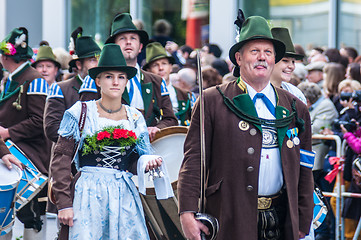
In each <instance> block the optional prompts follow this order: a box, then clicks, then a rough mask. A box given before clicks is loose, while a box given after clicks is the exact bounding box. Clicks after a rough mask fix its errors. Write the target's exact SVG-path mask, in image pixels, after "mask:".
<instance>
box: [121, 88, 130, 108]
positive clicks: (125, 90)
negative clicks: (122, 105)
mask: <svg viewBox="0 0 361 240" xmlns="http://www.w3.org/2000/svg"><path fill="white" fill-rule="evenodd" d="M122 98H123V100H124V101H125V102H126V103H127V104H128V105H130V102H129V94H128V90H127V88H125V89H124V92H123V95H122Z"/></svg>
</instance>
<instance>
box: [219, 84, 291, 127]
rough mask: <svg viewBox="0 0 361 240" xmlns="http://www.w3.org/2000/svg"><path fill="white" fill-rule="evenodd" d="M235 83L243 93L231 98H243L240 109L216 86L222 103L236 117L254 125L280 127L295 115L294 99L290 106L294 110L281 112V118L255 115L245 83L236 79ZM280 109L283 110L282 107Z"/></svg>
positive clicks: (239, 99) (236, 99) (284, 125)
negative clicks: (287, 113)
mask: <svg viewBox="0 0 361 240" xmlns="http://www.w3.org/2000/svg"><path fill="white" fill-rule="evenodd" d="M237 85H238V86H239V87H240V88H241V90H243V91H244V92H245V93H244V94H240V95H238V96H236V97H234V98H233V99H234V101H236V102H241V100H245V102H244V104H242V106H243V109H241V108H240V107H239V106H237V104H235V103H234V101H232V100H230V99H229V98H228V97H227V96H225V95H224V93H223V92H222V90H221V89H220V88H219V86H217V90H218V91H219V93H220V94H221V95H222V97H223V100H224V103H225V104H226V106H227V107H228V108H229V109H230V110H231V111H232V112H234V113H235V114H236V115H237V116H238V117H240V118H241V119H244V120H246V121H247V122H250V123H252V124H254V125H258V126H259V127H260V126H261V125H265V126H269V127H274V128H282V127H287V126H288V125H289V124H290V123H291V122H292V120H293V118H294V117H295V115H296V106H295V102H296V100H294V101H293V102H292V106H291V107H292V110H294V111H293V112H292V113H291V114H290V115H288V116H286V115H285V114H283V115H282V118H280V119H275V120H270V119H264V118H259V117H258V116H257V112H256V109H255V108H254V104H253V102H252V100H251V98H250V97H249V95H248V93H247V90H246V89H247V88H246V86H245V84H244V83H242V82H241V81H239V80H237ZM246 96H247V97H246ZM277 99H278V98H277ZM277 101H278V100H277ZM250 103H252V105H251V104H250ZM282 111H283V109H282ZM276 116H277V115H276ZM277 117H278V116H277Z"/></svg>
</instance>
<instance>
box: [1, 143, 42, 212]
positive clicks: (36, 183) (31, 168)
mask: <svg viewBox="0 0 361 240" xmlns="http://www.w3.org/2000/svg"><path fill="white" fill-rule="evenodd" d="M5 144H6V146H7V147H8V148H9V150H10V152H11V153H12V154H13V155H14V156H15V157H16V158H17V159H18V160H19V161H20V162H21V163H23V164H24V165H25V169H24V171H23V172H22V177H21V180H20V183H19V186H18V190H17V192H16V194H17V195H18V197H17V200H16V203H15V209H16V210H17V211H18V210H20V209H21V208H22V207H24V206H25V205H26V204H27V203H28V202H30V201H31V200H32V199H33V198H34V197H35V196H36V195H37V194H38V193H39V192H40V191H41V189H43V188H44V187H45V185H46V183H47V182H48V177H47V176H45V175H44V174H42V173H41V172H40V171H39V170H38V169H37V168H36V166H35V165H34V164H33V163H32V162H31V160H30V159H29V158H28V157H27V156H26V155H25V153H24V152H23V151H21V149H20V148H18V147H17V146H16V145H15V143H13V142H12V141H10V140H7V141H6V142H5Z"/></svg>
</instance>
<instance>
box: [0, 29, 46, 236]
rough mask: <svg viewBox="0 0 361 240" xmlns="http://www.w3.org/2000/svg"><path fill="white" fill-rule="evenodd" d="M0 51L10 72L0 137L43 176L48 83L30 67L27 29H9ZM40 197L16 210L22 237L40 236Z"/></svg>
mask: <svg viewBox="0 0 361 240" xmlns="http://www.w3.org/2000/svg"><path fill="white" fill-rule="evenodd" d="M0 52H1V63H2V65H3V66H4V68H5V69H6V70H7V71H8V72H9V73H10V74H9V77H8V79H7V80H6V81H5V86H4V91H3V92H2V93H1V95H0V136H1V137H2V138H3V139H5V140H7V139H10V140H11V141H13V142H14V143H15V144H16V145H17V146H18V147H19V148H20V149H21V150H22V151H23V152H24V153H25V154H26V155H27V156H28V157H29V159H30V160H31V161H32V162H33V164H34V165H35V166H36V167H37V169H38V170H39V171H40V172H41V173H43V174H45V175H47V174H48V168H49V161H50V142H49V141H48V140H47V138H46V137H45V135H44V130H43V112H44V106H45V100H46V96H47V91H48V84H47V82H46V81H45V80H44V79H43V78H42V76H41V74H40V73H38V72H37V71H36V70H35V69H34V68H32V67H31V66H30V62H29V59H30V58H31V57H32V55H33V51H32V49H31V48H30V47H29V46H28V31H27V29H26V28H23V27H20V28H15V29H13V30H12V31H11V32H10V33H9V34H8V35H7V36H6V37H5V39H4V40H3V41H2V42H1V43H0ZM44 197H46V190H45V189H43V191H41V192H40V193H39V194H38V195H37V196H36V197H35V198H34V199H33V200H32V201H30V202H29V203H28V204H27V205H25V206H24V207H23V208H21V209H20V210H19V211H17V217H18V219H19V220H20V221H21V222H22V223H24V227H25V229H24V235H23V236H24V239H25V240H27V239H41V234H42V233H44V232H45V230H43V231H41V232H40V230H41V229H42V225H43V223H42V222H43V221H45V220H46V218H45V207H46V198H44ZM43 200H45V201H43ZM41 215H42V217H43V220H42V219H41V218H40V216H41ZM10 237H11V236H10ZM44 239H45V238H44Z"/></svg>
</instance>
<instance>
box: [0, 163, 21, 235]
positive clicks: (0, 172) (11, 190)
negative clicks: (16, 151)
mask: <svg viewBox="0 0 361 240" xmlns="http://www.w3.org/2000/svg"><path fill="white" fill-rule="evenodd" d="M21 175H22V173H21V170H20V169H19V168H18V167H17V166H15V165H13V168H12V169H8V168H7V167H6V165H5V164H4V162H3V161H2V160H0V236H2V235H5V234H7V233H8V232H10V230H11V228H12V226H13V224H14V220H15V211H14V203H15V197H16V190H17V187H18V185H19V182H20V179H21Z"/></svg>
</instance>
